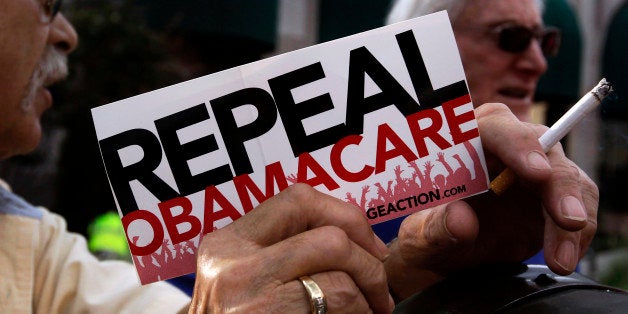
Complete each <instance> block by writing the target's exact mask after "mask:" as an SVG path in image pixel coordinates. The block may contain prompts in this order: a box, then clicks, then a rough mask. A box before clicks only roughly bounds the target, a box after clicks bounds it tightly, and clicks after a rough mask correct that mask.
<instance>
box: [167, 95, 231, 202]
mask: <svg viewBox="0 0 628 314" xmlns="http://www.w3.org/2000/svg"><path fill="white" fill-rule="evenodd" d="M205 120H209V113H208V112H207V107H206V106H205V104H200V105H196V106H194V107H191V108H188V109H185V110H182V111H179V112H177V113H174V114H172V115H169V116H166V117H163V118H160V119H158V120H156V121H155V127H156V128H157V133H158V134H159V138H160V139H161V145H162V146H163V148H164V152H165V154H166V158H167V159H168V163H170V168H171V169H172V174H173V175H174V179H175V181H176V182H177V186H178V187H179V192H180V193H181V194H183V195H188V194H191V193H195V192H198V191H200V190H203V189H204V188H205V187H206V186H208V185H218V184H220V183H223V182H227V181H229V180H231V179H232V178H233V174H232V173H231V168H229V165H222V166H220V167H218V168H215V169H212V170H208V171H205V172H203V173H199V174H197V175H194V176H193V175H192V173H191V171H190V168H189V166H188V160H190V159H193V158H195V157H199V156H202V155H204V154H207V153H210V152H212V151H216V150H218V144H217V143H216V138H215V137H214V135H213V134H211V135H208V136H205V137H202V138H199V139H196V140H194V141H191V142H188V143H185V144H181V141H179V137H178V136H177V130H180V129H183V128H185V127H187V126H190V125H193V124H195V123H199V122H201V121H205Z"/></svg>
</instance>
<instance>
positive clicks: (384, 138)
mask: <svg viewBox="0 0 628 314" xmlns="http://www.w3.org/2000/svg"><path fill="white" fill-rule="evenodd" d="M92 115H93V119H94V125H95V128H96V133H97V137H98V141H99V145H100V149H101V153H102V156H103V160H104V163H105V167H106V170H107V175H108V178H109V182H110V184H111V188H112V191H113V194H114V197H115V200H116V205H117V207H118V211H119V213H120V215H121V217H122V222H123V225H124V227H125V230H126V232H127V238H128V240H129V245H130V248H131V253H132V255H133V260H134V263H135V266H136V268H137V270H138V274H139V277H140V280H141V282H142V283H143V284H145V283H150V282H154V281H157V280H164V279H168V278H171V277H175V276H180V275H183V274H187V273H191V272H193V271H194V270H195V254H196V248H197V247H198V245H199V242H200V239H201V237H202V235H203V234H206V233H209V232H212V231H214V230H217V229H219V228H221V227H223V226H225V225H227V224H229V223H231V222H232V221H234V220H236V219H238V218H239V217H241V216H242V215H244V214H245V213H247V212H248V211H250V210H252V209H253V208H254V207H255V206H256V205H257V204H259V203H260V202H262V201H264V200H265V199H267V198H269V197H271V196H273V195H275V194H277V193H278V192H279V191H280V190H283V189H285V188H286V187H287V186H289V185H290V184H293V183H295V182H305V183H308V184H310V185H312V186H314V187H315V188H316V189H318V190H320V191H323V192H325V193H328V194H330V195H333V196H336V197H338V198H341V199H343V200H346V201H347V202H350V203H353V204H355V205H356V206H359V207H361V208H362V209H364V214H365V217H366V218H367V219H368V220H369V222H370V223H371V224H372V225H373V226H374V227H375V226H383V224H385V223H386V222H389V221H392V220H398V219H401V218H402V217H404V216H406V215H408V214H411V213H413V212H416V211H419V210H422V209H426V208H430V207H433V206H436V205H438V204H442V203H447V202H450V201H453V200H455V199H459V198H462V197H467V196H470V195H473V194H477V193H480V192H483V191H486V190H487V188H488V180H487V172H486V165H485V161H484V155H483V152H482V147H481V142H480V137H479V132H478V130H477V123H476V120H475V116H474V113H473V104H472V103H471V98H470V95H469V92H468V88H467V84H466V81H465V76H464V72H463V68H462V64H461V61H460V57H459V55H458V50H457V47H456V42H455V40H454V37H453V32H452V29H451V25H450V22H449V19H448V17H447V14H446V13H445V12H439V13H435V14H431V15H427V16H424V17H421V18H416V19H413V20H409V21H405V22H402V23H398V24H394V25H390V26H386V27H382V28H378V29H375V30H372V31H368V32H365V33H360V34H357V35H353V36H349V37H346V38H342V39H338V40H335V41H331V42H327V43H323V44H319V45H316V46H312V47H309V48H306V49H301V50H297V51H294V52H291V53H287V54H283V55H279V56H276V57H272V58H268V59H265V60H261V61H258V62H254V63H250V64H246V65H243V66H240V67H236V68H232V69H228V70H225V71H222V72H219V73H215V74H211V75H208V76H204V77H201V78H198V79H194V80H190V81H187V82H183V83H180V84H176V85H173V86H170V87H166V88H163V89H159V90H156V91H153V92H149V93H146V94H142V95H138V96H135V97H132V98H128V99H125V100H121V101H118V102H114V103H111V104H107V105H104V106H101V107H98V108H95V109H93V110H92Z"/></svg>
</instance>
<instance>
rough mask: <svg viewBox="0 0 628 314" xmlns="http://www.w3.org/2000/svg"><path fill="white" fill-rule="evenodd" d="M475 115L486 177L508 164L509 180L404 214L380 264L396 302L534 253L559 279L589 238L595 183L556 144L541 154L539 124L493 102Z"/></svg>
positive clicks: (595, 199) (596, 196)
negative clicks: (496, 189)
mask: <svg viewBox="0 0 628 314" xmlns="http://www.w3.org/2000/svg"><path fill="white" fill-rule="evenodd" d="M476 117H477V120H478V125H479V129H480V133H481V136H482V143H483V147H484V152H485V154H486V157H487V163H488V168H489V173H490V174H491V177H495V176H496V175H497V174H498V173H500V172H501V171H502V170H503V169H504V168H505V167H508V168H510V169H511V170H513V171H514V173H515V174H516V175H517V177H518V180H517V183H516V184H515V185H513V186H511V187H510V188H509V189H508V190H507V191H506V192H505V193H504V194H502V195H500V196H497V195H495V194H494V193H492V192H488V193H484V194H480V195H476V196H474V197H470V198H468V199H466V200H464V201H457V202H453V203H449V204H446V205H442V206H439V207H436V208H432V209H429V210H424V211H421V212H419V213H416V214H413V215H411V216H409V217H407V218H406V219H405V220H404V222H403V223H402V225H401V228H400V231H399V236H398V239H397V241H395V242H394V243H393V244H392V245H391V247H390V249H391V256H390V257H389V258H388V259H387V260H386V262H385V265H386V269H387V273H388V276H389V282H390V284H391V286H392V288H393V291H395V292H396V294H397V295H398V296H399V297H401V298H405V297H408V296H410V295H412V294H414V293H416V292H418V291H420V290H422V289H424V288H426V287H427V286H429V285H431V284H433V283H434V282H436V281H438V280H440V279H442V278H443V276H446V275H447V274H450V273H452V272H455V271H459V270H462V269H465V268H470V267H474V266H477V265H481V264H491V263H500V262H521V261H524V260H526V259H527V258H529V257H531V256H533V255H534V254H536V253H537V252H538V251H539V250H540V249H541V248H543V249H544V252H545V259H546V263H547V264H548V266H549V268H550V269H551V270H552V271H554V272H556V273H558V274H561V275H566V274H569V273H571V272H572V271H574V269H575V267H576V265H577V263H578V261H579V259H580V258H582V256H584V254H585V252H586V250H587V248H588V247H589V245H590V243H591V240H592V238H593V236H594V234H595V230H596V225H597V218H596V216H597V207H598V200H599V194H598V189H597V186H596V185H595V184H594V183H593V181H592V180H591V179H590V178H589V177H588V176H587V175H586V174H585V173H584V172H583V171H582V170H581V169H580V168H578V167H577V166H576V165H575V164H574V163H573V162H572V161H571V160H569V159H568V158H567V157H565V154H564V152H563V151H562V148H561V146H560V144H558V145H556V146H555V147H553V148H552V149H551V150H550V151H549V152H548V153H547V154H545V153H543V150H542V148H541V145H540V144H539V142H538V137H539V136H540V135H541V134H542V133H543V132H544V131H545V130H546V129H547V127H543V126H538V125H532V124H527V123H523V122H521V121H519V120H517V119H516V118H515V116H514V115H513V114H512V113H511V112H510V110H509V109H508V108H507V107H506V106H504V105H501V104H485V105H482V106H480V107H478V108H477V109H476ZM417 283H421V284H417Z"/></svg>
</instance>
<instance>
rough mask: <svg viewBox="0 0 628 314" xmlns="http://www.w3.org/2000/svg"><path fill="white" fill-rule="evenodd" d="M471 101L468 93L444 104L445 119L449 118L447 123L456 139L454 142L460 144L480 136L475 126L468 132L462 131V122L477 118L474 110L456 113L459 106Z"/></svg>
mask: <svg viewBox="0 0 628 314" xmlns="http://www.w3.org/2000/svg"><path fill="white" fill-rule="evenodd" d="M470 101H471V97H470V96H469V95H468V94H467V95H465V96H461V97H458V98H456V99H453V100H450V101H448V102H446V103H444V104H443V112H444V113H445V119H447V124H449V130H450V131H451V136H452V138H453V140H454V144H460V143H462V142H466V141H468V140H470V139H473V138H476V137H478V136H480V132H479V131H478V128H474V129H471V130H468V131H466V132H462V129H461V128H460V125H461V124H463V123H466V122H469V121H473V120H474V119H475V114H474V113H473V110H470V111H467V112H464V113H462V114H460V115H456V113H455V112H454V110H455V109H456V108H457V107H460V106H462V105H465V104H468V103H469V102H470Z"/></svg>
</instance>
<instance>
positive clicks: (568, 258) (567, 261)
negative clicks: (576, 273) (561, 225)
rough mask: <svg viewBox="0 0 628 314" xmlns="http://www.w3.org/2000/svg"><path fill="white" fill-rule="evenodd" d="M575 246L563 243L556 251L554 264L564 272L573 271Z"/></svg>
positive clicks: (569, 242)
mask: <svg viewBox="0 0 628 314" xmlns="http://www.w3.org/2000/svg"><path fill="white" fill-rule="evenodd" d="M575 257H576V246H575V245H574V244H573V243H572V242H571V241H564V242H563V243H561V244H560V245H559V246H558V248H557V249H556V259H555V261H556V264H558V265H560V267H562V268H563V269H564V270H567V271H573V269H574V268H575V267H576V262H575V260H576V258H575Z"/></svg>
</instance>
